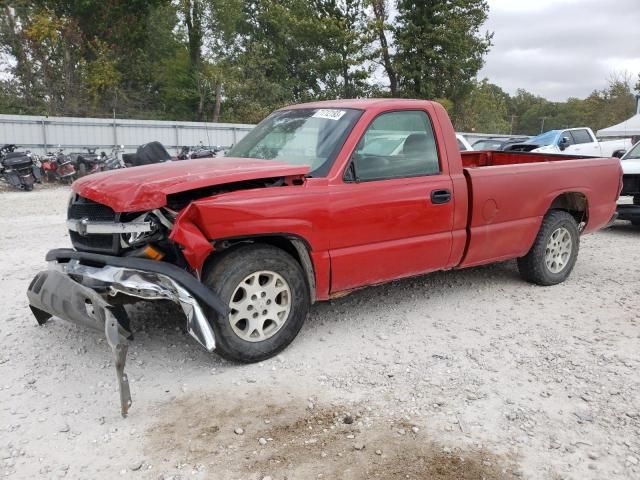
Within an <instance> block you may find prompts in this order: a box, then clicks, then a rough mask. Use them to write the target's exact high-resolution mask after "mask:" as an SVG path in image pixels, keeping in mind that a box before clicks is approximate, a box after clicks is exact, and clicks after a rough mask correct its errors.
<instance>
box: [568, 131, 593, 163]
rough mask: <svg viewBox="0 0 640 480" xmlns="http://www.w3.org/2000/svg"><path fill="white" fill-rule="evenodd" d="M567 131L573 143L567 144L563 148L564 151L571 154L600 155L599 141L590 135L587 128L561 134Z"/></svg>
mask: <svg viewBox="0 0 640 480" xmlns="http://www.w3.org/2000/svg"><path fill="white" fill-rule="evenodd" d="M567 133H569V134H571V138H572V139H573V145H571V146H569V147H568V148H567V149H566V150H565V153H567V154H572V155H573V154H575V155H591V156H593V157H599V156H600V155H601V153H602V152H601V151H600V143H598V142H597V141H596V140H595V139H594V138H593V137H592V136H591V134H590V133H589V130H587V129H586V128H580V129H577V130H571V131H570V132H564V133H563V135H565V134H567Z"/></svg>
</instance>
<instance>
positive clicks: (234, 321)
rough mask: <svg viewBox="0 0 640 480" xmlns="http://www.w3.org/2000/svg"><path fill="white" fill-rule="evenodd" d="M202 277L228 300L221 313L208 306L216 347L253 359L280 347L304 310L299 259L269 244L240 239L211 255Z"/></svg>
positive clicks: (235, 357)
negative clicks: (226, 310)
mask: <svg viewBox="0 0 640 480" xmlns="http://www.w3.org/2000/svg"><path fill="white" fill-rule="evenodd" d="M204 283H205V285H207V286H208V287H209V288H211V289H212V290H214V291H215V292H216V293H217V294H218V295H219V296H220V298H221V299H222V301H223V302H224V303H225V304H226V305H228V308H229V314H228V316H227V317H226V318H223V317H222V316H220V315H218V314H216V313H215V312H214V311H213V310H209V311H208V314H209V319H210V321H211V324H212V326H213V329H214V332H215V334H216V352H218V353H219V354H220V355H221V356H223V357H225V358H227V359H229V360H235V361H239V362H245V363H251V362H258V361H261V360H264V359H267V358H269V357H272V356H274V355H276V354H277V353H279V352H280V351H282V350H283V349H284V348H285V347H287V345H289V344H290V343H291V342H292V341H293V339H294V338H295V337H296V335H297V334H298V332H299V331H300V328H301V327H302V324H303V323H304V321H305V319H306V318H307V314H308V312H309V306H310V299H309V287H308V285H307V281H306V277H305V274H304V272H303V270H302V267H301V266H300V264H299V263H298V262H297V261H296V260H295V259H294V258H293V257H292V256H291V255H289V254H288V253H286V252H285V251H283V250H281V249H279V248H276V247H272V246H270V245H259V244H253V245H244V246H241V247H237V248H235V249H233V250H231V251H229V252H225V253H223V254H222V255H221V257H220V258H218V259H216V260H214V261H213V262H212V263H211V264H210V265H209V266H208V267H207V269H206V273H205V276H204Z"/></svg>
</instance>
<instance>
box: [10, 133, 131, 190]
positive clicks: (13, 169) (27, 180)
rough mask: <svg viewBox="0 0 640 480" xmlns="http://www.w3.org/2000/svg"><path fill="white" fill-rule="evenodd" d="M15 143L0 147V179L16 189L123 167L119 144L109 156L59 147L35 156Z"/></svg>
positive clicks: (65, 182) (121, 150)
mask: <svg viewBox="0 0 640 480" xmlns="http://www.w3.org/2000/svg"><path fill="white" fill-rule="evenodd" d="M17 150H18V147H17V146H16V145H14V144H6V145H3V146H2V147H0V179H1V180H3V181H5V182H6V183H8V184H9V185H11V186H12V187H14V188H17V189H18V190H24V191H27V192H28V191H31V190H33V186H34V185H35V184H36V183H41V182H42V181H43V180H45V181H47V182H56V181H57V182H60V183H64V184H70V183H72V182H73V181H74V180H75V179H76V178H78V177H82V176H84V175H88V174H90V173H96V172H102V171H105V170H114V169H116V168H124V167H125V164H124V161H123V160H122V159H121V158H120V156H119V154H120V153H121V152H123V151H124V147H123V146H122V145H120V146H118V147H115V148H113V149H112V151H111V155H107V154H106V153H105V152H100V154H97V153H96V149H95V148H87V151H86V152H82V153H71V154H66V153H64V151H63V149H62V148H58V149H57V150H56V151H54V152H47V153H46V154H45V155H35V154H33V153H31V152H30V151H29V150H26V151H17Z"/></svg>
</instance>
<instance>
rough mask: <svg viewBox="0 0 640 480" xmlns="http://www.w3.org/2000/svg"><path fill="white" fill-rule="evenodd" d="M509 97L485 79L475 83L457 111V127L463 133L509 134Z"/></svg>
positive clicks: (455, 119)
mask: <svg viewBox="0 0 640 480" xmlns="http://www.w3.org/2000/svg"><path fill="white" fill-rule="evenodd" d="M508 102H509V95H508V94H507V93H505V92H504V91H503V90H502V89H501V88H500V87H498V86H497V85H494V84H492V83H489V81H488V80H487V79H486V78H485V79H484V80H482V81H481V82H474V84H473V87H472V90H471V92H470V93H469V95H468V96H467V97H466V98H465V100H464V101H463V102H462V104H461V105H459V106H458V108H456V109H455V110H456V111H457V112H458V113H457V116H456V117H454V122H455V127H456V129H457V130H459V131H463V132H491V133H509V131H510V123H509V122H508V121H507V109H508Z"/></svg>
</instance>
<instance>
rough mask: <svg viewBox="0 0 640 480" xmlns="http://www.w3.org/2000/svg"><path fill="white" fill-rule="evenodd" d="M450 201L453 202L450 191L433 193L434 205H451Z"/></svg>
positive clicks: (432, 201) (435, 191) (432, 200)
mask: <svg viewBox="0 0 640 480" xmlns="http://www.w3.org/2000/svg"><path fill="white" fill-rule="evenodd" d="M450 201H451V192H450V191H449V190H432V191H431V203H433V204H434V205H440V204H442V203H449V202H450Z"/></svg>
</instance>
